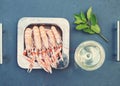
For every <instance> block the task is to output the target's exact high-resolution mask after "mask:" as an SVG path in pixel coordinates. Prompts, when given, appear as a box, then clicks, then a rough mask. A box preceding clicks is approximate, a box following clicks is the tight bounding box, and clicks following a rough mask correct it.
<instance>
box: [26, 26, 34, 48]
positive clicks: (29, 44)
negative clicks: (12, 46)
mask: <svg viewBox="0 0 120 86" xmlns="http://www.w3.org/2000/svg"><path fill="white" fill-rule="evenodd" d="M25 47H26V50H31V49H32V48H33V39H32V29H31V28H26V30H25Z"/></svg>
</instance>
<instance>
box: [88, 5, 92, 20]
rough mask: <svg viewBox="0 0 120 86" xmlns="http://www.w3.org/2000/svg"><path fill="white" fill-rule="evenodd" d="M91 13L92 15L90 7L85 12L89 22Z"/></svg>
mask: <svg viewBox="0 0 120 86" xmlns="http://www.w3.org/2000/svg"><path fill="white" fill-rule="evenodd" d="M91 13H92V7H90V8H89V9H88V11H87V19H88V20H90V17H91Z"/></svg>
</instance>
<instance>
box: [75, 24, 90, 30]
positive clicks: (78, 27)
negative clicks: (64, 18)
mask: <svg viewBox="0 0 120 86" xmlns="http://www.w3.org/2000/svg"><path fill="white" fill-rule="evenodd" d="M85 28H88V25H86V24H79V25H77V26H76V30H83V29H85Z"/></svg>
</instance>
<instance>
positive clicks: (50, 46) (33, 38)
mask: <svg viewBox="0 0 120 86" xmlns="http://www.w3.org/2000/svg"><path fill="white" fill-rule="evenodd" d="M24 42H25V43H24V44H25V49H24V52H23V55H24V56H25V57H26V60H27V61H28V62H29V67H28V70H27V71H28V72H31V71H32V68H33V66H34V64H35V62H36V63H37V64H38V65H39V66H40V67H42V68H43V69H44V70H45V71H46V72H48V73H52V68H57V65H58V64H59V61H60V60H62V61H63V58H62V38H61V35H60V33H59V31H58V30H57V28H56V26H54V25H52V26H50V28H49V29H48V28H46V27H45V26H44V25H41V26H37V25H34V26H33V27H32V28H29V27H27V28H26V29H25V32H24Z"/></svg>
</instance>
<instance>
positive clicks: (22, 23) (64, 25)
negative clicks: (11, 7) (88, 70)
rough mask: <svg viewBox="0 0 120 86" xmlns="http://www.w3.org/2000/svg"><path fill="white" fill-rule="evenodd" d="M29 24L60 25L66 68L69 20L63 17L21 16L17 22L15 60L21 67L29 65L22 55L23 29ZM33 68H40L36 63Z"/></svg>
mask: <svg viewBox="0 0 120 86" xmlns="http://www.w3.org/2000/svg"><path fill="white" fill-rule="evenodd" d="M30 24H53V25H57V26H59V27H60V29H61V30H62V39H63V49H62V56H63V57H64V56H65V57H67V60H68V62H67V63H66V65H65V67H64V68H66V67H67V66H68V64H69V34H70V30H69V28H70V27H69V22H68V21H67V20H66V19H64V18H40V17H23V18H21V19H20V20H19V22H18V37H17V62H18V65H19V66H20V67H21V68H25V69H27V68H28V67H29V62H28V61H27V60H26V59H25V56H24V55H23V51H24V30H25V28H26V27H27V26H28V25H30ZM33 69H41V67H40V66H38V64H36V63H35V64H34V67H33Z"/></svg>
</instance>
